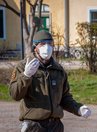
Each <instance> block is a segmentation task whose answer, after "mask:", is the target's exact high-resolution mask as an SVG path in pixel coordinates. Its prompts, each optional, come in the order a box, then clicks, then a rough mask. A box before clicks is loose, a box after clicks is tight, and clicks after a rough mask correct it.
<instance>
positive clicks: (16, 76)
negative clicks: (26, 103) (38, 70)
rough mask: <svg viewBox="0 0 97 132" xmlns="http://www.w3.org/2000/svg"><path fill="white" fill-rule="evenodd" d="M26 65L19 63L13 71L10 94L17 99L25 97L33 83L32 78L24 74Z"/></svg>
mask: <svg viewBox="0 0 97 132" xmlns="http://www.w3.org/2000/svg"><path fill="white" fill-rule="evenodd" d="M23 72H24V67H23V66H22V64H21V63H20V64H18V65H17V66H16V67H15V68H14V70H13V72H12V77H11V81H10V85H9V90H10V95H11V96H12V98H13V99H14V100H16V101H18V100H21V99H22V98H24V97H25V95H26V93H27V90H28V87H29V85H30V84H31V78H28V77H26V76H25V75H24V73H23Z"/></svg>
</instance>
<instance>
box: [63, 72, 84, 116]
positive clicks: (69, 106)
mask: <svg viewBox="0 0 97 132" xmlns="http://www.w3.org/2000/svg"><path fill="white" fill-rule="evenodd" d="M65 76H66V79H65V81H64V86H63V96H62V100H61V106H62V107H63V109H64V110H66V111H68V112H70V113H73V114H75V115H78V116H80V115H79V114H78V110H79V108H80V107H81V106H82V105H83V104H81V103H78V102H76V101H75V100H74V99H73V96H72V94H71V93H70V86H69V83H68V79H67V74H66V75H65Z"/></svg>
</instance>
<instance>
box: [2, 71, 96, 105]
mask: <svg viewBox="0 0 97 132" xmlns="http://www.w3.org/2000/svg"><path fill="white" fill-rule="evenodd" d="M68 79H69V84H70V87H71V93H72V94H73V97H74V99H76V101H79V102H82V103H85V104H97V74H89V73H88V71H85V70H72V71H68ZM0 100H4V101H10V100H12V99H11V97H10V95H9V89H8V86H7V85H4V84H0Z"/></svg>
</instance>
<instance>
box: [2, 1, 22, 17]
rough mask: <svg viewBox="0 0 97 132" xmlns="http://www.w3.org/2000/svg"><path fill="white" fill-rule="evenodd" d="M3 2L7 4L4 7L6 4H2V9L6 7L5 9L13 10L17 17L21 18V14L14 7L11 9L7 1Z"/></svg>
mask: <svg viewBox="0 0 97 132" xmlns="http://www.w3.org/2000/svg"><path fill="white" fill-rule="evenodd" d="M3 2H4V3H5V5H4V4H0V6H1V7H5V8H7V9H9V10H11V11H12V12H14V13H15V14H16V15H17V16H19V17H20V13H19V12H18V11H16V10H15V9H14V8H13V7H11V6H10V5H8V3H7V2H6V1H5V0H3Z"/></svg>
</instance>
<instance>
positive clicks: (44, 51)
mask: <svg viewBox="0 0 97 132" xmlns="http://www.w3.org/2000/svg"><path fill="white" fill-rule="evenodd" d="M52 52H53V48H52V46H50V45H49V44H45V45H43V46H41V47H40V48H39V55H40V56H41V58H42V59H44V60H49V59H50V57H51V56H52Z"/></svg>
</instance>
